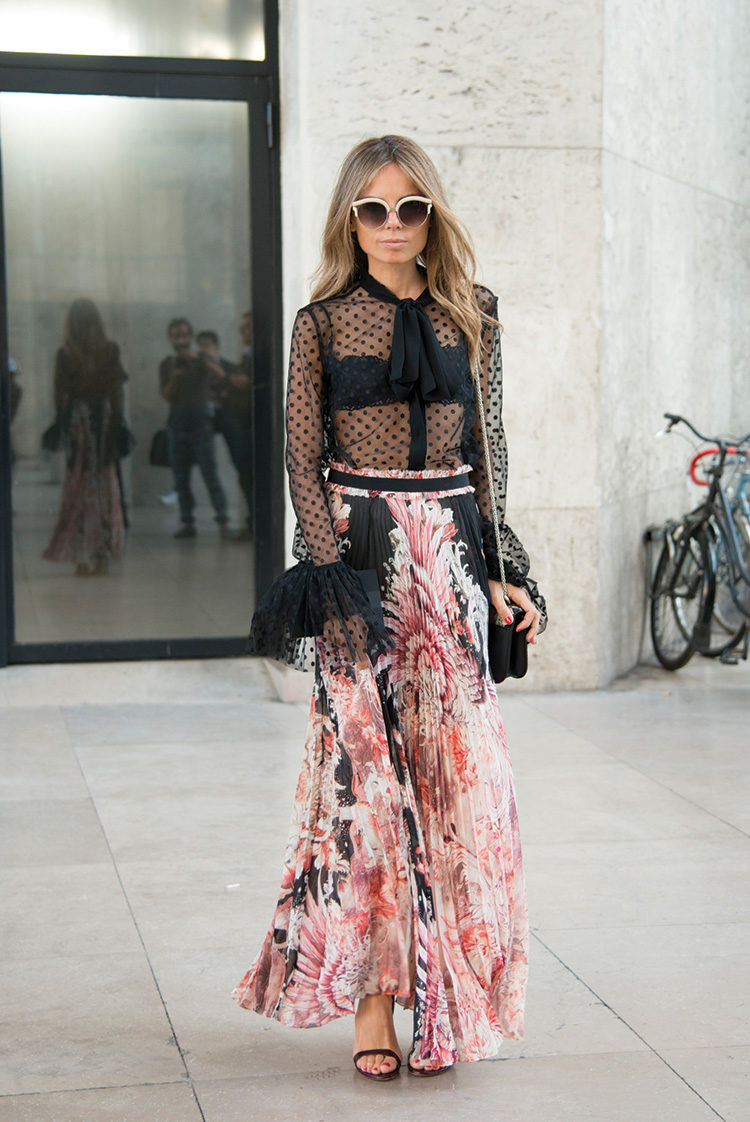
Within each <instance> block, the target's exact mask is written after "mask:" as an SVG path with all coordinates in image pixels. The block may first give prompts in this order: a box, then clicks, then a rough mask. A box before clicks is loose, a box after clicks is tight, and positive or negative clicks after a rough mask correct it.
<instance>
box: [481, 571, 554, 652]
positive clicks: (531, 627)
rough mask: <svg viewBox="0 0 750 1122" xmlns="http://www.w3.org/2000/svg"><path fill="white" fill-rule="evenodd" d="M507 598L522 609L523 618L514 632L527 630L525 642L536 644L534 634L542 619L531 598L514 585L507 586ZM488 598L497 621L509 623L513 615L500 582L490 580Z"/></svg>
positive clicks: (522, 589)
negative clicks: (495, 613)
mask: <svg viewBox="0 0 750 1122" xmlns="http://www.w3.org/2000/svg"><path fill="white" fill-rule="evenodd" d="M507 588H508V596H509V598H510V600H511V601H512V603H514V604H517V605H518V607H519V608H523V610H524V613H525V614H524V617H523V619H521V620H519V622H518V625H517V626H516V631H523V630H524V629H525V628H528V631H527V632H526V642H527V643H536V633H537V631H538V629H539V621H540V620H541V618H542V613H541V612H540V611H539V609H538V608H535V607H534V605H533V603H532V600H531V597H530V596H529V594H528V592H527V591H526V589H525V588H519V587H518V586H517V585H515V584H508V585H507ZM490 596H491V598H492V605H493V607H494V609H495V611H496V612H497V615H498V619H501V620H502V621H503V623H510V622H511V619H509V618H508V617H509V616H510V617H511V618H512V615H513V613H512V612H511V609H510V606H509V604H508V603H507V602H506V599H505V597H504V596H503V586H502V582H501V581H499V580H490Z"/></svg>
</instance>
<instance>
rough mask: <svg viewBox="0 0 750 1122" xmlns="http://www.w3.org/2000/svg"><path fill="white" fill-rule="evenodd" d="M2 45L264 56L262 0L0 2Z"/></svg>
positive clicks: (73, 51)
mask: <svg viewBox="0 0 750 1122" xmlns="http://www.w3.org/2000/svg"><path fill="white" fill-rule="evenodd" d="M0 28H2V32H1V34H0V50H3V51H36V52H40V53H42V54H47V53H49V54H65V55H122V56H133V55H136V56H144V57H153V58H216V59H254V60H260V59H263V58H265V42H264V31H263V0H181V3H180V4H175V3H174V2H173V0H66V2H65V3H61V2H60V0H23V2H19V0H0Z"/></svg>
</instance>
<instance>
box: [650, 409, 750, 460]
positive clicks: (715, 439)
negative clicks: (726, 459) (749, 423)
mask: <svg viewBox="0 0 750 1122" xmlns="http://www.w3.org/2000/svg"><path fill="white" fill-rule="evenodd" d="M664 416H665V417H666V418H667V420H668V421H669V424H668V425H667V432H669V431H670V429H672V428H674V426H675V425H677V424H679V423H680V421H681V422H682V424H683V425H687V427H688V428H689V429H690V431H691V432H694V433H695V435H696V436H697V437H698V439H699V440H705V441H707V442H710V443H713V444H718V446H719V449H720V450H721V451H724V450H725V449H726V450H727V451H728V450H729V446H730V445H732V444H734V445H736V446H737V447H740V446H741V445H743V444H747V442H748V441H749V440H750V432H749V433H747V434H746V435H745V436H743V437H742V439H741V440H735V439H734V437H729V438H728V439H726V440H724V439H722V437H720V436H704V435H703V433H702V432H698V430H697V428H696V427H695V425H691V423H690V421H688V420H687V419H686V418H685V417H681V416H680V414H679V413H665V414H664Z"/></svg>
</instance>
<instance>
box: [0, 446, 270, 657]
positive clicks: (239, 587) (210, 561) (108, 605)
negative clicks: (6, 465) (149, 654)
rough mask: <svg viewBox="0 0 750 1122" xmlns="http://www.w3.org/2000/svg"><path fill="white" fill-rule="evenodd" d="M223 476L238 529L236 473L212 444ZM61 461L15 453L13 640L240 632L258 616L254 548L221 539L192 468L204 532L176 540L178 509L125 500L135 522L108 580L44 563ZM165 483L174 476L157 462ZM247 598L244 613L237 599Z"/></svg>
mask: <svg viewBox="0 0 750 1122" xmlns="http://www.w3.org/2000/svg"><path fill="white" fill-rule="evenodd" d="M215 445H216V451H217V456H218V459H219V467H220V469H221V476H222V479H223V480H224V483H225V489H226V491H227V495H228V497H229V500H230V508H229V515H230V520H231V523H232V525H233V526H234V528H235V529H237V528H239V527H242V526H244V522H245V514H244V509H245V508H244V505H242V504H241V503H239V496H238V494H237V492H238V487H237V480H236V472H235V471H234V470H233V468H232V465H231V463H230V462H229V461H228V457H227V453H226V448H225V446H224V442H223V441H216V442H215ZM55 467H56V468H57V470H58V471H59V470H61V468H60V464H59V463H55V464H50V463H47V462H46V461H44V460H41V461H36V460H33V459H25V460H19V461H18V463H17V464H16V465H15V468H14V486H13V576H14V588H13V593H14V600H15V602H14V610H15V627H16V640H17V641H18V642H19V643H37V642H48V643H59V642H67V641H71V640H80V639H89V640H96V639H101V640H110V639H154V638H155V639H163V638H165V637H168V638H170V639H181V638H193V637H194V636H196V635H200V636H202V637H203V638H209V637H212V636H221V637H227V636H230V637H231V636H236V637H237V638H239V639H243V638H244V637H245V635H246V633H247V630H248V626H249V621H250V617H251V615H252V598H253V591H252V590H253V588H254V547H253V543H252V541H250V542H233V541H226V540H222V539H220V538H219V535H218V532H217V527H216V524H215V522H214V520H213V511H212V510H211V507H210V505H208V502H207V496H206V492H205V487H204V485H203V480H202V479H201V477H200V472H199V471H198V469H197V467H196V468H194V469H193V480H192V486H193V490H194V492H195V495H196V499H197V507H196V520H197V527H198V533H197V536H196V537H195V538H194V539H190V540H188V541H175V540H174V538H173V537H172V535H173V533H174V531H175V530H176V529H178V527H179V525H180V521H179V513H178V510H177V507H176V506H164V505H162V504H161V503H156V504H152V505H150V506H145V505H134V504H133V503H130V504H129V516H130V527H129V529H128V530H127V533H126V535H125V545H124V549H123V555H122V558H121V559H120V561H117V562H113V563H112V564H111V565H110V570H109V573H108V575H107V576H106V577H97V578H95V579H88V580H86V579H81V577H76V576H74V572H73V570H74V566H73V565H72V564H71V565H69V564H55V563H53V562H51V561H45V560H44V559H43V558H42V553H43V551H44V549H45V548H46V546H47V544H48V542H49V538H50V534H51V532H52V528H53V527H54V525H55V521H56V519H57V514H58V508H59V503H60V494H61V484H60V482H59V481H54V475H53V474H52V469H53V468H55ZM157 470H158V472H159V477H160V480H161V485H162V486H163V487H164V489H165V490H166V489H168V488H169V487H170V486H171V476H170V474H169V472H168V471H166V470H164V469H157ZM238 604H245V605H246V610H245V614H244V615H241V617H238V613H237V605H238Z"/></svg>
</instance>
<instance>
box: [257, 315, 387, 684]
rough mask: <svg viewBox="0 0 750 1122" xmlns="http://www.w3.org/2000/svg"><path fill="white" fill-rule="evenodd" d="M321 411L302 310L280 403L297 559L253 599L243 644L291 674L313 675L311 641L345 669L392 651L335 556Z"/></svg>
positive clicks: (307, 318)
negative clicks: (325, 480)
mask: <svg viewBox="0 0 750 1122" xmlns="http://www.w3.org/2000/svg"><path fill="white" fill-rule="evenodd" d="M326 407H327V405H326V393H325V371H324V369H323V360H322V356H321V347H320V340H319V337H318V329H317V325H316V323H315V320H314V318H313V315H312V312H311V311H310V310H309V309H305V308H303V309H302V310H301V311H300V312H298V314H297V319H296V321H295V324H294V332H293V335H292V346H291V352H290V357H289V378H288V382H287V400H286V432H287V444H286V467H287V471H288V473H289V490H290V493H291V497H292V505H293V507H294V511H295V514H296V515H297V527H296V532H295V548H294V550H293V552H294V556H296V557H299V558H300V560H299V563H298V564H297V565H294V566H293V567H292V568H290V569H287V570H286V571H285V572H284V573H282V574H281V576H279V577H278V578H277V579H276V580H275V581H274V582H273V584H272V585H271V587H270V588H269V589H268V591H267V592H266V593H265V595H264V596H263V597H262V598H261V600H260V602H259V603H258V605H257V607H256V609H255V612H254V613H253V620H252V625H251V629H250V636H249V643H248V653H250V654H261V655H265V656H266V657H268V658H274V659H277V660H278V661H280V662H284V663H286V664H287V665H289V666H293V667H295V668H296V669H297V670H311V669H312V668H313V666H314V664H315V662H314V659H315V647H316V644H315V643H314V642H313V640H315V641H316V642H317V641H322V642H323V643H325V644H326V646H327V649H328V651H329V653H330V657H334V654H335V655H337V656H338V657H339V658H340V659H342V660H343V661H344V662H348V663H350V664H354V663H357V664H361V663H363V662H364V661H365V660H366V659H367V658H370V659H371V660H372V661H373V662H374V661H375V660H376V659H377V658H378V656H379V655H380V654H381V653H382V652H384V651H386V650H388V649H390V648H391V647H392V646H393V640H392V639H391V637H390V635H389V634H388V632H387V630H386V627H385V623H384V620H383V611H382V606H381V605H380V604H379V603H378V604H377V605H376V604H374V603H373V602H372V601H371V600H370V599H369V597H368V593H367V590H366V588H365V585H364V584H363V582H362V579H361V578H360V576H359V574H358V572H357V571H356V569H353V568H351V567H350V566H349V565H348V564H346V562H345V561H344V560H343V559H342V557H341V555H340V553H339V550H338V546H337V540H336V535H335V533H334V529H333V522H332V521H331V515H330V511H329V508H328V501H327V497H326V492H325V488H324V484H323V460H324V455H325V451H326V438H325V410H326ZM302 547H304V548H302Z"/></svg>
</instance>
